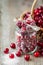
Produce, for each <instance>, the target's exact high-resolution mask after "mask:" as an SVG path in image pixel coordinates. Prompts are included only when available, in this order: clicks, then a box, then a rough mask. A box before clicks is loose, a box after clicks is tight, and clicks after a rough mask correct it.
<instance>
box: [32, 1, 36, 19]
mask: <svg viewBox="0 0 43 65" xmlns="http://www.w3.org/2000/svg"><path fill="white" fill-rule="evenodd" d="M36 3H37V0H34V1H33V4H32V8H31V17H32V18H33V11H34V8H35V5H36Z"/></svg>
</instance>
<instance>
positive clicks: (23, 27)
mask: <svg viewBox="0 0 43 65" xmlns="http://www.w3.org/2000/svg"><path fill="white" fill-rule="evenodd" d="M29 25H35V22H34V20H32V19H30V18H29V19H26V20H18V22H17V26H18V27H17V28H18V30H17V48H18V50H22V53H23V54H26V53H29V54H33V53H34V52H35V51H36V50H37V42H36V31H35V30H33V29H32V27H30V26H29Z"/></svg>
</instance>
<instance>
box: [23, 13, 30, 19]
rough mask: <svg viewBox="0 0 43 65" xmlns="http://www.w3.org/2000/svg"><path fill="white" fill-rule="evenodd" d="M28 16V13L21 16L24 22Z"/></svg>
mask: <svg viewBox="0 0 43 65" xmlns="http://www.w3.org/2000/svg"><path fill="white" fill-rule="evenodd" d="M29 15H30V12H27V13H25V14H24V16H23V19H24V20H26V19H27V18H28V17H29Z"/></svg>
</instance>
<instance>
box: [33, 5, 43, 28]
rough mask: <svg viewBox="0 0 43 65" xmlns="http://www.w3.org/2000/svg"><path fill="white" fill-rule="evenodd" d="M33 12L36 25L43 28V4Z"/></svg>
mask: <svg viewBox="0 0 43 65" xmlns="http://www.w3.org/2000/svg"><path fill="white" fill-rule="evenodd" d="M33 14H34V20H35V21H36V25H37V26H39V27H42V28H43V6H40V7H39V8H37V9H35V10H34V13H33Z"/></svg>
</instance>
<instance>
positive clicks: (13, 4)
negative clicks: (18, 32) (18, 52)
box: [0, 0, 43, 65]
mask: <svg viewBox="0 0 43 65" xmlns="http://www.w3.org/2000/svg"><path fill="white" fill-rule="evenodd" d="M1 1H2V2H1V3H2V7H1V25H0V30H1V32H0V36H1V39H0V41H1V44H0V45H1V51H3V49H4V48H5V47H9V45H10V43H11V42H15V28H16V26H15V23H16V22H14V21H13V19H14V17H16V16H17V17H19V15H20V14H21V13H22V12H23V11H24V10H26V9H29V10H30V8H31V4H32V2H33V0H29V1H28V0H27V1H26V0H19V1H18V0H1ZM24 1H26V2H24ZM38 1H40V3H39V2H38V4H37V6H39V5H40V4H41V3H42V2H41V0H38ZM1 61H2V60H1ZM19 61H20V63H19V65H43V57H40V58H34V57H33V56H31V60H30V61H29V62H26V61H25V60H24V57H21V58H20V60H19Z"/></svg>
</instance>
